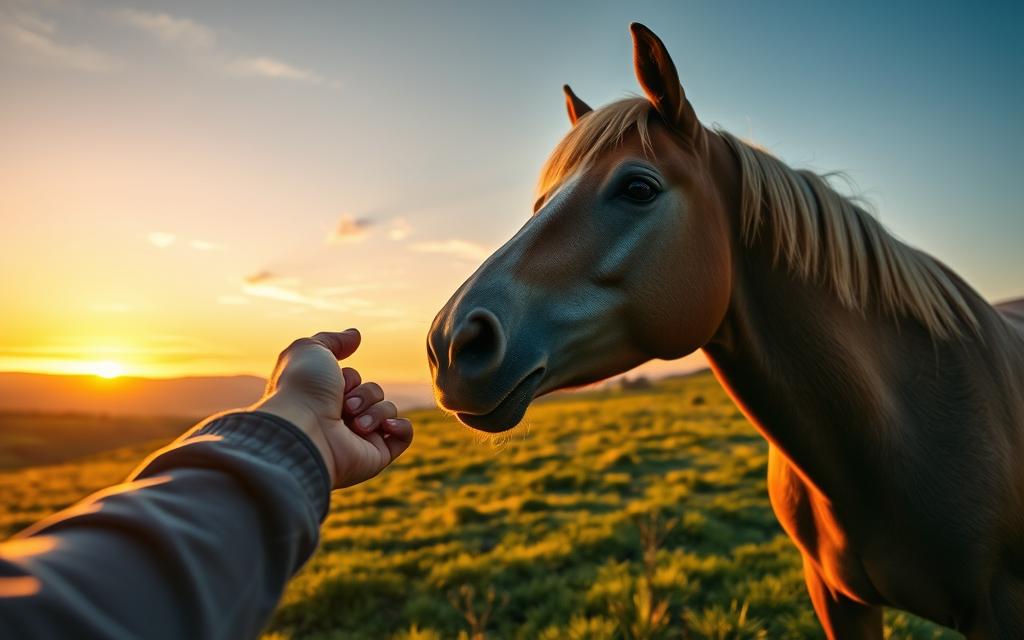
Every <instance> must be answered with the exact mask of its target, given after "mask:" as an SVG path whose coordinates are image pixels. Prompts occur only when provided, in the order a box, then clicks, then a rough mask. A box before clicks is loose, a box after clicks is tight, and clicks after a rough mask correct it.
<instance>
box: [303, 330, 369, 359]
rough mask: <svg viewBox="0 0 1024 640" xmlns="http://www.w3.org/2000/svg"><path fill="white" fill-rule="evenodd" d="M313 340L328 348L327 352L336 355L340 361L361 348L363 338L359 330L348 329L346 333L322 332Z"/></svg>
mask: <svg viewBox="0 0 1024 640" xmlns="http://www.w3.org/2000/svg"><path fill="white" fill-rule="evenodd" d="M313 340H315V341H316V342H319V343H320V344H322V345H323V346H325V347H327V350H328V351H330V352H331V353H333V354H334V357H335V358H337V359H338V360H344V359H345V358H347V357H349V356H350V355H352V354H353V353H355V352H356V349H358V348H359V342H360V341H361V340H362V336H360V335H359V331H358V330H357V329H346V330H345V331H321V332H320V333H318V334H316V335H315V336H313Z"/></svg>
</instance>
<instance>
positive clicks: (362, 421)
mask: <svg viewBox="0 0 1024 640" xmlns="http://www.w3.org/2000/svg"><path fill="white" fill-rule="evenodd" d="M372 423H373V418H371V417H370V416H359V418H358V419H357V420H356V424H357V425H359V426H360V427H362V428H363V429H365V428H367V427H369V426H370V424H372Z"/></svg>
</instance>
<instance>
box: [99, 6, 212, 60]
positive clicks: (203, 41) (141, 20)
mask: <svg viewBox="0 0 1024 640" xmlns="http://www.w3.org/2000/svg"><path fill="white" fill-rule="evenodd" d="M116 15H117V17H118V18H120V19H121V21H122V22H124V23H125V24H129V25H131V26H133V27H135V28H137V29H139V30H141V31H145V32H147V33H149V34H151V35H153V36H156V37H157V38H159V39H160V40H161V41H162V42H164V43H165V44H169V45H173V46H177V47H181V48H183V49H186V50H189V51H200V50H207V49H212V48H213V47H214V46H215V45H216V44H217V34H216V33H215V32H214V31H213V29H210V28H209V27H207V26H204V25H201V24H199V23H198V22H195V21H193V20H189V19H188V18H175V17H174V16H171V15H168V14H166V13H150V12H148V11H139V10H137V9H122V10H120V11H118V12H117V14H116Z"/></svg>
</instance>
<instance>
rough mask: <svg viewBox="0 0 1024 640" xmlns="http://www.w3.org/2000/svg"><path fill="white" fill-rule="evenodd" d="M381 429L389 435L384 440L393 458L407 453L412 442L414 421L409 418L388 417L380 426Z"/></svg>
mask: <svg viewBox="0 0 1024 640" xmlns="http://www.w3.org/2000/svg"><path fill="white" fill-rule="evenodd" d="M380 431H382V432H384V435H385V436H387V437H386V438H384V442H385V443H386V444H387V446H388V451H390V452H391V459H392V460H394V459H395V458H397V457H398V456H400V455H402V454H403V453H405V450H406V449H408V448H409V445H411V444H412V423H411V422H409V420H408V419H407V418H388V419H387V420H385V421H384V423H383V424H382V425H381V426H380Z"/></svg>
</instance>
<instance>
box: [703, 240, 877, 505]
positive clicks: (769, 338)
mask: <svg viewBox="0 0 1024 640" xmlns="http://www.w3.org/2000/svg"><path fill="white" fill-rule="evenodd" d="M736 255H737V256H738V257H737V260H736V265H735V268H734V275H733V292H732V296H731V301H730V306H729V310H728V312H727V313H726V317H725V319H724V321H723V323H722V326H721V327H720V329H719V331H718V333H717V334H716V336H715V337H714V338H713V339H712V341H711V342H710V343H709V344H707V345H705V347H704V350H705V353H706V355H707V356H708V359H709V361H710V362H711V364H712V367H713V368H714V370H715V374H716V375H717V377H718V378H719V380H720V381H721V382H722V384H723V386H724V387H725V388H726V390H727V391H728V392H729V393H730V395H732V397H733V399H734V400H735V401H736V403H737V405H738V406H739V407H740V408H741V409H742V410H743V411H744V413H746V415H747V417H748V418H750V420H751V422H753V423H754V425H755V426H756V427H757V428H758V429H759V430H760V431H761V433H762V434H763V435H764V436H765V437H766V438H767V439H768V440H769V442H771V443H772V444H773V445H775V446H776V447H778V448H779V449H780V450H781V451H782V452H783V453H784V454H785V455H786V456H787V458H789V459H790V460H791V461H792V462H794V463H795V464H796V466H797V467H798V468H799V469H801V471H803V472H804V473H805V474H806V475H807V476H808V477H809V479H811V480H812V481H813V482H814V483H815V484H816V485H818V486H819V488H824V487H827V486H834V485H835V484H836V483H837V480H838V477H836V474H837V473H839V472H840V470H841V468H842V466H841V462H842V459H843V457H844V456H848V455H849V454H850V453H851V452H855V451H865V452H866V451H869V450H870V449H871V448H872V447H873V446H875V445H877V440H878V436H880V435H881V434H877V433H873V432H872V430H871V427H870V426H868V427H865V425H873V424H874V425H877V424H885V423H886V420H884V419H881V418H884V416H882V415H881V414H883V413H884V412H885V411H886V410H887V408H888V405H887V402H886V397H885V396H886V395H887V391H886V388H885V385H884V382H883V380H884V379H885V377H886V376H888V375H889V374H890V373H891V372H890V371H887V370H886V366H885V363H884V362H883V358H884V355H882V354H880V353H879V351H880V350H882V349H884V348H885V347H884V345H886V344H887V343H891V342H894V341H895V328H894V327H892V328H890V327H888V326H880V325H877V324H872V323H871V322H870V321H869V320H868V317H866V316H865V315H862V314H861V313H860V312H859V311H853V310H850V309H847V308H845V307H844V306H843V305H842V304H840V302H839V301H838V299H837V298H836V297H835V296H834V295H833V294H832V293H831V292H829V291H827V290H826V289H825V288H824V287H822V286H820V285H818V284H815V283H811V282H805V281H801V280H800V279H799V278H797V277H796V276H794V275H792V274H790V273H788V272H787V270H786V267H785V266H784V265H781V264H776V262H775V260H774V259H773V257H772V252H771V249H769V248H768V247H763V246H753V247H744V248H741V249H738V250H737V252H736ZM890 334H892V335H890ZM837 416H839V417H843V418H850V417H854V416H856V419H853V420H845V419H837Z"/></svg>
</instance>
